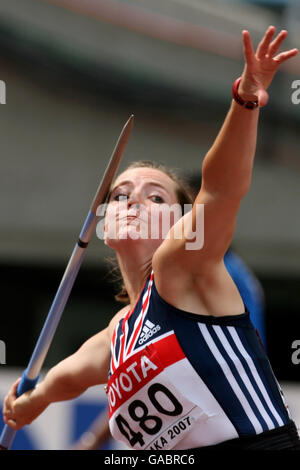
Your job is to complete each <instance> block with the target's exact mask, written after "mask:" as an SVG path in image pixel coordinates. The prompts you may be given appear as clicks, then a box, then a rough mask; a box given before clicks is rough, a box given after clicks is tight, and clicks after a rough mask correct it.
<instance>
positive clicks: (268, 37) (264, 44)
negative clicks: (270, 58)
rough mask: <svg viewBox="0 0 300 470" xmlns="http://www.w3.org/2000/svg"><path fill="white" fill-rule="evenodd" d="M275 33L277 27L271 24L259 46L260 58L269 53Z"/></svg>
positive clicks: (258, 56) (257, 53)
mask: <svg viewBox="0 0 300 470" xmlns="http://www.w3.org/2000/svg"><path fill="white" fill-rule="evenodd" d="M274 33H275V27H274V26H269V28H268V29H267V31H266V33H265V35H264V37H263V38H262V40H261V41H260V43H259V45H258V46H257V50H256V56H257V58H258V59H262V58H263V57H265V55H266V54H267V53H268V49H269V46H270V43H271V41H272V38H273V36H274Z"/></svg>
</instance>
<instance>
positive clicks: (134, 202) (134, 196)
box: [127, 191, 141, 209]
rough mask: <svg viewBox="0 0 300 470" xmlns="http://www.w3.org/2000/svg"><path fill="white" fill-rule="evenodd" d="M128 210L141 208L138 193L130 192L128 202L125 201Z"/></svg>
mask: <svg viewBox="0 0 300 470" xmlns="http://www.w3.org/2000/svg"><path fill="white" fill-rule="evenodd" d="M127 205H128V209H130V208H132V207H133V206H134V207H135V208H136V209H139V208H140V206H141V195H140V194H139V192H138V191H132V192H131V194H130V196H129V198H128V200H127Z"/></svg>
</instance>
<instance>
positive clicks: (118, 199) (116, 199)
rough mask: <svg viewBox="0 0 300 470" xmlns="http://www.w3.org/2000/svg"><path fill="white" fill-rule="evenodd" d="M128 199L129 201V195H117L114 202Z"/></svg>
mask: <svg viewBox="0 0 300 470" xmlns="http://www.w3.org/2000/svg"><path fill="white" fill-rule="evenodd" d="M127 199H128V195H127V194H123V193H119V194H116V195H115V196H114V197H113V201H127Z"/></svg>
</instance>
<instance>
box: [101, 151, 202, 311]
mask: <svg viewBox="0 0 300 470" xmlns="http://www.w3.org/2000/svg"><path fill="white" fill-rule="evenodd" d="M134 168H154V169H155V170H159V171H162V172H163V173H165V174H166V175H168V176H169V177H170V178H171V180H173V181H174V182H175V183H176V196H177V199H178V203H179V204H180V206H181V210H182V214H183V213H184V205H185V204H192V202H193V197H192V194H193V193H192V189H191V187H190V186H189V184H188V182H187V181H186V179H184V178H183V177H182V176H181V174H180V172H179V171H178V170H175V169H170V168H168V167H167V166H165V165H164V164H162V163H159V162H153V161H150V160H140V161H135V162H132V163H130V164H129V165H128V166H127V167H126V168H125V170H124V171H127V170H132V169H134ZM124 171H123V172H124ZM123 172H122V173H123ZM112 187H113V186H112ZM110 192H111V191H110ZM110 192H109V195H110ZM108 197H109V196H108ZM107 261H108V262H109V263H110V264H111V265H112V269H111V271H110V274H112V275H113V281H114V282H117V283H118V284H121V287H120V291H119V293H118V294H117V295H115V299H116V300H117V301H118V302H122V303H125V304H127V303H128V302H129V296H128V293H127V290H126V288H125V285H124V282H123V278H122V274H121V271H120V269H119V265H118V262H117V260H116V258H107ZM149 274H150V273H149Z"/></svg>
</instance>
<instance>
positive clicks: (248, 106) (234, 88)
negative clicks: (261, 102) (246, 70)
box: [232, 77, 258, 109]
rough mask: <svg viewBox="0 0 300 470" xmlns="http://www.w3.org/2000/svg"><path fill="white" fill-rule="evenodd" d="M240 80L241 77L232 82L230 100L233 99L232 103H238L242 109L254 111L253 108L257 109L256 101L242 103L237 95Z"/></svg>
mask: <svg viewBox="0 0 300 470" xmlns="http://www.w3.org/2000/svg"><path fill="white" fill-rule="evenodd" d="M241 80H242V77H239V78H237V79H236V80H235V82H233V85H232V98H233V99H234V101H235V102H236V103H238V104H239V105H241V106H243V108H246V109H254V108H257V107H258V100H255V101H244V100H243V99H242V98H241V97H240V95H239V94H238V88H239V84H240V82H241Z"/></svg>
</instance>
